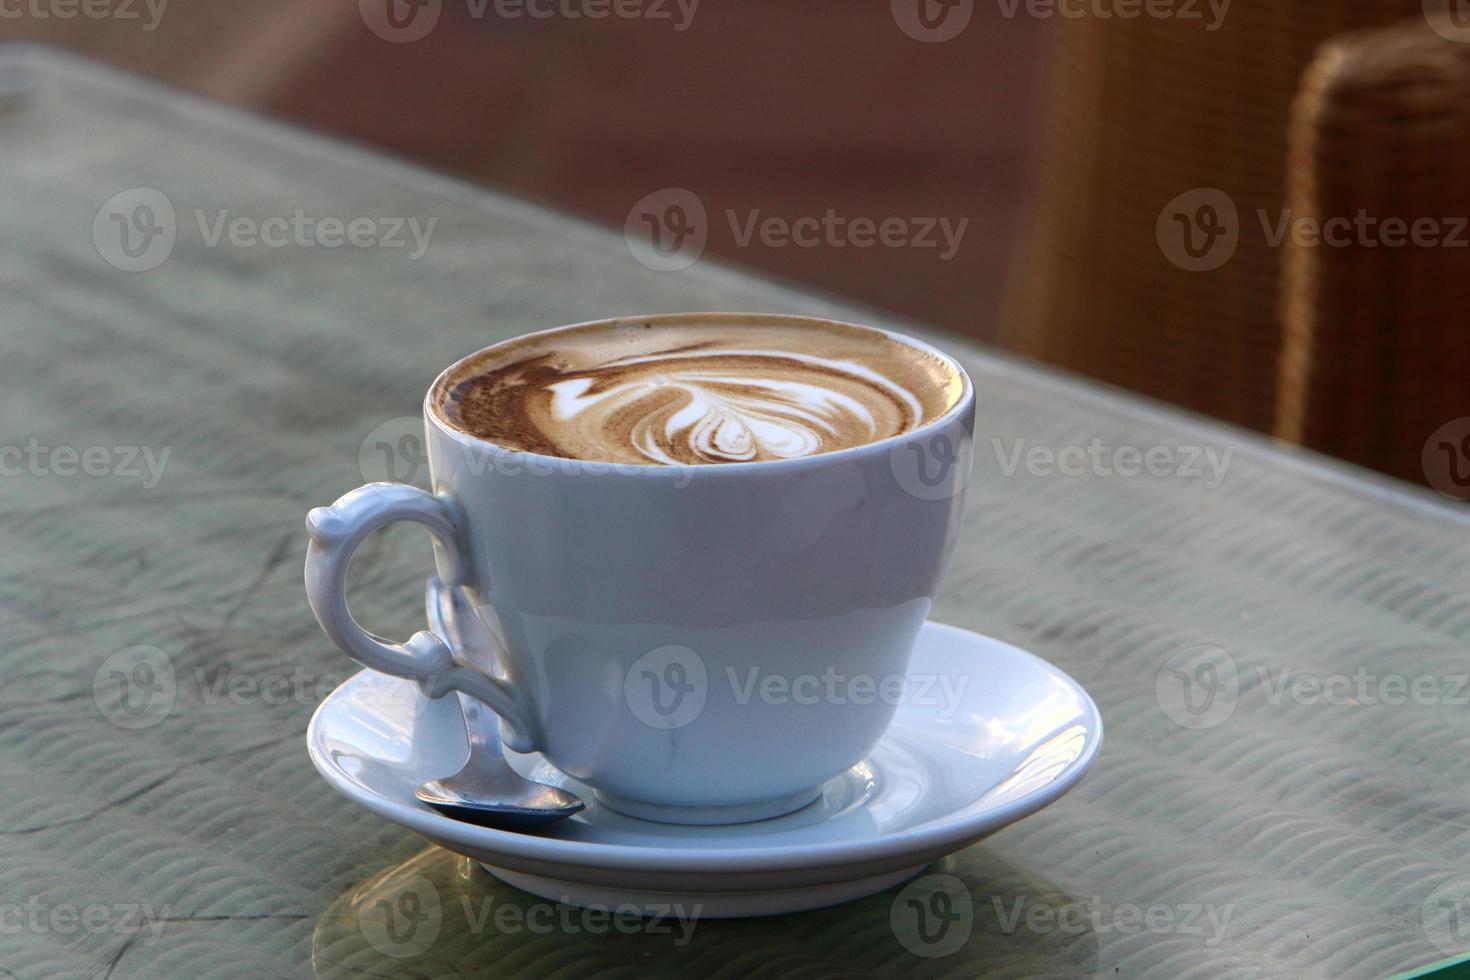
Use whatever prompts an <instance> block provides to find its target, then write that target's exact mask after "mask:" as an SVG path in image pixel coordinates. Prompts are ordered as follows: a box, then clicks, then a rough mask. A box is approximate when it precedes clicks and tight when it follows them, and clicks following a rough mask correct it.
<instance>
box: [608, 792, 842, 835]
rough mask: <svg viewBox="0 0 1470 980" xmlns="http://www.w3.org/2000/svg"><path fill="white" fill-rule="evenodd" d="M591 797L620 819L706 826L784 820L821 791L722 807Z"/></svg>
mask: <svg viewBox="0 0 1470 980" xmlns="http://www.w3.org/2000/svg"><path fill="white" fill-rule="evenodd" d="M593 795H594V796H596V797H597V800H598V802H600V803H602V804H603V805H604V806H606V807H607V808H608V809H610V810H616V811H617V812H619V813H621V814H623V815H624V816H628V817H637V818H638V819H639V820H652V821H653V822H654V823H673V824H689V825H694V826H709V825H711V824H722V823H751V822H752V821H756V820H770V819H772V818H773V817H781V816H785V815H786V814H788V813H792V812H794V811H796V810H800V809H801V808H802V807H804V806H806V805H807V804H809V803H811V802H812V801H813V800H815V799H816V798H817V797H818V796H820V795H822V787H820V786H814V787H813V788H811V789H804V790H802V791H801V792H800V793H792V794H790V795H789V796H778V797H776V798H775V799H771V800H757V801H756V802H754V803H733V804H728V805H723V806H674V805H671V804H667V803H644V802H642V801H640V800H630V799H627V798H625V797H622V796H614V795H613V794H612V793H604V792H603V791H602V790H594V791H593Z"/></svg>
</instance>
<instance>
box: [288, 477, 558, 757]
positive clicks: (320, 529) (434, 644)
mask: <svg viewBox="0 0 1470 980" xmlns="http://www.w3.org/2000/svg"><path fill="white" fill-rule="evenodd" d="M399 521H411V522H413V523H416V524H422V525H424V526H425V527H427V528H428V529H429V530H430V532H432V533H433V535H434V538H435V540H436V542H437V544H438V546H439V547H438V549H437V551H438V553H439V555H440V559H441V561H440V565H441V567H440V575H441V578H442V579H443V580H444V582H445V584H446V585H450V586H455V585H462V584H463V583H464V581H465V579H466V573H467V568H466V565H465V560H464V554H463V551H462V550H461V546H460V541H461V528H462V526H463V521H462V518H461V516H460V511H459V507H458V505H457V504H456V503H455V502H454V500H453V498H451V497H448V496H435V495H434V494H431V493H428V492H427V491H424V490H420V489H419V488H417V487H411V486H408V485H407V484H403V483H369V484H368V485H366V486H363V487H358V488H357V489H356V490H353V491H351V492H350V493H347V494H344V495H343V496H342V497H340V498H338V500H337V502H336V503H334V504H332V505H331V506H330V507H317V508H315V509H314V510H312V511H311V513H309V514H307V515H306V530H307V533H308V534H310V536H311V543H310V545H308V547H307V549H306V597H307V599H308V601H309V602H310V603H311V611H312V612H313V613H315V614H316V620H317V622H318V623H320V624H321V627H322V629H323V630H324V631H325V632H326V634H327V636H329V637H330V638H331V639H332V642H333V643H336V644H337V646H338V647H340V648H341V649H342V651H343V652H344V653H346V654H347V655H348V656H349V657H351V658H352V659H353V660H356V661H357V662H358V663H360V664H362V665H363V666H364V667H369V668H371V669H373V670H376V671H380V672H382V673H384V674H392V675H394V676H396V677H404V678H407V679H409V680H411V681H415V682H416V683H417V684H418V686H419V689H420V690H421V691H423V693H424V694H425V696H427V697H430V698H436V699H437V698H441V697H443V696H444V695H446V694H448V693H449V692H450V691H463V692H464V693H465V694H468V695H470V696H471V697H473V698H476V699H477V700H479V701H482V702H484V703H485V705H486V706H488V707H489V708H490V710H491V711H494V712H495V713H496V714H497V715H499V716H500V719H501V721H502V722H503V724H502V725H501V726H500V731H501V738H502V740H503V741H504V742H505V744H506V745H508V746H510V748H512V749H514V750H516V751H517V752H531V751H534V750H535V748H536V745H535V740H534V739H533V738H532V737H531V732H533V731H534V730H535V729H534V727H533V726H532V725H531V724H530V718H529V716H528V713H527V712H526V711H525V710H524V709H523V708H522V705H521V702H520V699H519V697H518V696H517V694H516V690H515V688H514V687H512V686H511V685H510V684H508V683H506V682H505V681H503V680H501V679H500V678H497V677H492V676H490V675H489V674H487V673H485V672H484V671H482V670H479V669H478V668H476V667H473V666H471V665H469V664H466V663H463V662H461V661H458V660H456V659H455V658H454V652H453V651H452V650H451V649H450V647H449V644H448V643H446V642H445V641H444V640H443V639H442V638H440V637H438V636H436V635H434V634H433V633H430V632H429V631H428V630H420V631H419V632H417V633H415V634H414V635H413V636H412V637H410V638H409V640H408V642H406V643H393V642H391V641H389V640H385V639H383V638H382V637H379V636H375V635H373V634H372V633H369V632H368V631H367V630H365V629H363V628H362V627H361V626H359V625H358V624H357V620H355V619H353V618H352V613H351V611H349V610H348V608H347V567H348V565H349V564H350V563H351V562H352V556H353V554H354V553H355V552H356V551H357V548H358V546H359V545H361V544H362V543H363V541H365V540H367V537H368V536H369V535H370V534H372V533H373V532H374V531H376V530H378V529H379V528H383V527H387V526H388V525H389V524H396V523H398V522H399Z"/></svg>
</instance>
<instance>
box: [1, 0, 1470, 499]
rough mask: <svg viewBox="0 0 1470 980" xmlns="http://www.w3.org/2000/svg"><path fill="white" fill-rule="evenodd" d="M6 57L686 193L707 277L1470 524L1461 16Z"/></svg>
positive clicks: (1467, 118) (254, 11) (40, 3)
mask: <svg viewBox="0 0 1470 980" xmlns="http://www.w3.org/2000/svg"><path fill="white" fill-rule="evenodd" d="M0 38H6V39H29V40H36V41H42V42H45V43H49V44H53V45H57V46H60V47H65V48H68V49H71V50H74V51H76V52H78V53H81V54H84V55H87V56H89V57H92V58H96V59H99V60H101V61H105V62H109V63H112V64H114V65H118V66H121V67H124V68H127V69H131V70H133V71H136V72H139V73H142V74H144V75H148V76H152V77H154V78H157V79H159V80H162V81H164V82H167V83H169V84H171V85H175V86H178V87H181V88H184V89H187V90H191V91H194V92H198V93H201V94H204V95H207V96H210V97H213V98H217V99H221V100H224V101H226V102H230V103H234V104H236V105H240V106H244V107H247V108H250V109H252V110H254V111H257V112H260V113H263V114H266V115H270V116H274V117H279V118H281V119H285V120H288V121H290V122H292V123H295V124H298V125H301V126H303V127H306V128H308V129H311V130H316V131H320V132H324V133H327V134H331V135H333V136H338V137H345V138H348V139H351V140H353V141H356V142H359V143H362V144H366V145H369V146H373V147H377V148H382V149H385V150H387V151H389V152H392V153H394V154H397V155H400V156H402V157H405V158H408V159H411V160H414V161H418V162H421V163H423V164H425V165H428V166H430V167H433V168H435V169H439V170H444V171H448V172H452V173H455V174H459V175H462V176H464V177H467V178H470V179H472V180H475V181H478V182H482V183H485V184H488V185H491V186H494V187H496V188H499V189H501V190H504V191H506V192H509V193H512V194H515V195H518V196H523V197H528V198H531V199H533V200H536V201H540V202H542V203H548V204H551V205H553V206H555V207H558V208H560V209H563V210H566V211H570V212H573V213H578V214H582V215H585V216H587V217H590V218H592V219H593V220H596V221H599V222H602V223H606V224H610V225H612V226H614V227H621V226H625V225H626V226H627V227H629V228H630V230H631V229H632V227H633V226H634V225H635V224H637V223H638V222H639V220H640V219H641V218H646V217H648V215H647V214H643V215H640V214H639V209H640V207H642V208H645V209H647V208H648V207H650V205H649V203H648V202H649V201H650V200H652V202H653V205H652V206H653V207H654V208H655V210H657V209H658V208H664V210H665V211H666V212H667V213H668V214H673V213H675V212H672V211H668V209H667V207H666V206H665V204H666V203H667V201H668V200H670V199H669V198H668V197H667V195H668V194H669V193H671V192H672V189H675V188H678V189H683V190H685V191H688V192H692V194H693V195H694V197H695V199H696V200H697V201H698V203H699V205H701V206H702V208H703V209H704V212H705V214H704V217H703V219H702V221H703V225H704V227H703V228H702V229H701V230H702V231H703V232H704V233H707V236H708V244H707V253H708V254H712V255H715V256H718V257H720V258H722V259H725V260H728V261H730V262H733V263H737V264H740V265H744V266H747V267H751V268H754V269H757V270H760V271H761V272H763V273H766V274H770V275H774V276H777V277H781V278H784V279H787V280H790V281H794V282H798V283H801V284H805V285H808V286H811V287H816V288H818V289H822V290H826V291H830V292H833V293H839V294H843V295H846V296H851V297H855V298H857V299H859V300H862V301H865V302H867V303H869V304H872V305H875V306H879V307H882V308H886V309H889V310H893V311H896V312H898V313H901V314H904V315H906V316H909V317H913V318H916V319H919V320H924V321H928V322H930V323H933V324H935V325H938V326H941V327H944V328H947V329H950V330H953V331H956V332H959V333H962V334H965V335H967V336H969V337H971V338H974V339H976V340H980V341H983V342H986V343H990V344H994V345H998V346H1001V347H1004V348H1006V349H1009V350H1012V351H1016V352H1019V353H1021V354H1024V355H1026V356H1029V357H1033V358H1036V359H1039V360H1042V361H1045V362H1047V363H1051V364H1055V365H1059V366H1062V367H1065V368H1067V369H1070V370H1073V371H1079V372H1082V373H1084V374H1088V375H1091V376H1093V377H1095V378H1098V379H1101V380H1103V381H1106V382H1110V383H1113V384H1117V385H1121V386H1125V387H1127V388H1130V389H1133V390H1135V391H1138V392H1142V393H1144V394H1147V395H1150V396H1153V397H1156V398H1160V399H1163V400H1166V401H1168V402H1170V403H1173V404H1175V405H1179V406H1183V407H1185V408H1188V409H1192V410H1195V411H1198V412H1202V413H1206V414H1209V415H1212V416H1215V417H1217V418H1221V419H1224V420H1226V421H1229V422H1233V423H1236V424H1239V425H1243V426H1247V427H1249V428H1252V429H1255V430H1257V431H1261V432H1266V433H1270V434H1273V435H1275V436H1277V437H1278V438H1281V439H1283V440H1286V441H1290V442H1294V443H1301V444H1305V445H1308V446H1311V447H1313V448H1316V449H1319V450H1321V451H1324V452H1327V453H1330V454H1333V455H1336V456H1338V457H1341V458H1343V459H1347V460H1351V461H1354V462H1357V463H1360V464H1362V465H1366V466H1370V467H1374V468H1377V469H1379V470H1382V471H1384V472H1388V473H1392V474H1395V475H1398V476H1400V477H1403V478H1405V479H1409V480H1412V481H1414V482H1417V483H1420V484H1428V485H1429V486H1431V487H1433V488H1434V489H1436V490H1438V491H1440V492H1441V493H1442V494H1444V495H1446V496H1450V497H1453V498H1455V499H1460V500H1463V499H1466V498H1470V384H1467V382H1466V379H1467V373H1470V298H1467V294H1466V290H1465V289H1464V283H1466V282H1470V230H1467V229H1466V224H1467V220H1466V218H1465V217H1464V216H1466V215H1470V181H1467V180H1466V179H1465V170H1464V166H1465V161H1466V160H1467V159H1470V152H1467V151H1470V2H1466V0H1269V2H1267V0H1253V2H1252V3H1250V4H1249V5H1247V2H1246V0H1237V2H1234V3H1232V2H1231V0H1147V2H1145V0H890V2H884V0H862V2H854V0H802V2H800V3H793V2H790V0H787V2H780V3H778V2H777V0H741V2H740V3H739V4H738V5H737V4H735V3H731V2H728V0H702V2H701V0H252V2H250V3H248V4H246V3H240V2H238V0H233V2H231V0H172V2H169V0H4V2H0ZM660 195H664V196H663V197H660ZM650 196H651V197H650ZM660 201H663V202H665V204H660ZM677 214H678V215H680V216H681V220H687V217H688V216H687V214H685V212H683V211H679V212H677ZM803 222H805V224H806V227H807V228H808V229H809V231H810V235H809V236H807V237H803V236H802V235H801V234H799V230H800V228H801V227H802V224H803ZM885 228H886V229H889V231H891V234H887V233H884V234H881V235H880V234H878V233H877V231H876V230H878V229H885ZM671 230H672V231H673V232H677V231H678V229H677V228H672V229H671ZM865 231H866V233H865Z"/></svg>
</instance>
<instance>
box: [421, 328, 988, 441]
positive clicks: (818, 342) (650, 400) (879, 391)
mask: <svg viewBox="0 0 1470 980" xmlns="http://www.w3.org/2000/svg"><path fill="white" fill-rule="evenodd" d="M963 391H964V382H963V379H962V376H961V375H960V373H959V372H958V371H957V370H956V369H955V367H954V366H953V365H951V364H949V363H948V362H946V361H945V360H944V359H943V358H941V357H939V356H937V355H935V354H933V353H931V352H929V351H926V350H922V349H920V348H917V347H914V346H911V345H909V344H905V343H902V342H900V341H897V340H894V339H892V338H890V337H889V336H887V335H886V334H884V333H882V332H880V331H877V330H871V329H868V328H864V327H857V326H851V325H848V324H842V323H835V322H831V321H826V320H808V319H805V318H798V317H790V318H779V317H771V318H762V317H743V316H735V315H718V314H716V315H701V316H672V317H640V318H630V319H626V320H616V321H605V322H602V323H596V324H588V325H584V326H579V327H571V328H566V329H562V330H554V331H548V332H545V333H540V334H532V335H530V336H527V337H522V338H520V339H518V340H512V341H508V342H506V343H503V344H498V345H496V346H494V347H491V348H488V349H486V350H484V351H481V352H480V353H479V354H476V355H474V356H472V357H470V358H468V359H467V360H465V361H463V362H461V363H460V364H459V365H456V367H455V368H452V369H451V370H450V371H449V372H446V374H445V375H444V377H442V378H440V380H439V382H438V384H437V385H436V386H435V389H434V392H433V404H434V405H436V406H437V407H438V409H439V412H440V415H441V416H442V417H443V418H444V420H445V421H447V422H448V423H449V424H451V425H452V426H454V427H455V428H458V429H460V430H461V431H464V432H467V433H469V434H471V435H474V436H477V437H479V438H481V439H485V440H487V441H489V442H493V443H495V444H497V445H500V446H504V447H506V448H508V449H517V450H522V451H526V452H533V453H540V454H543V455H547V456H559V457H562V458H565V459H579V460H589V461H599V462H610V463H632V464H645V465H646V464H662V465H675V464H706V463H709V464H718V463H750V462H762V461H769V460H781V459H795V458H798V457H803V456H814V455H817V454H819V453H829V452H834V451H836V450H839V449H848V448H851V447H854V446H862V445H866V444H868V443H871V442H877V441H879V440H881V439H887V438H889V437H891V436H897V435H902V434H903V433H905V432H910V431H912V430H914V429H917V428H919V427H920V426H922V425H924V424H926V423H928V422H931V421H933V420H934V419H936V418H938V417H940V416H941V415H943V414H944V413H945V412H947V411H948V410H949V409H951V408H953V407H954V406H955V405H956V404H957V403H958V402H959V400H960V398H961V395H962V394H963Z"/></svg>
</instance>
